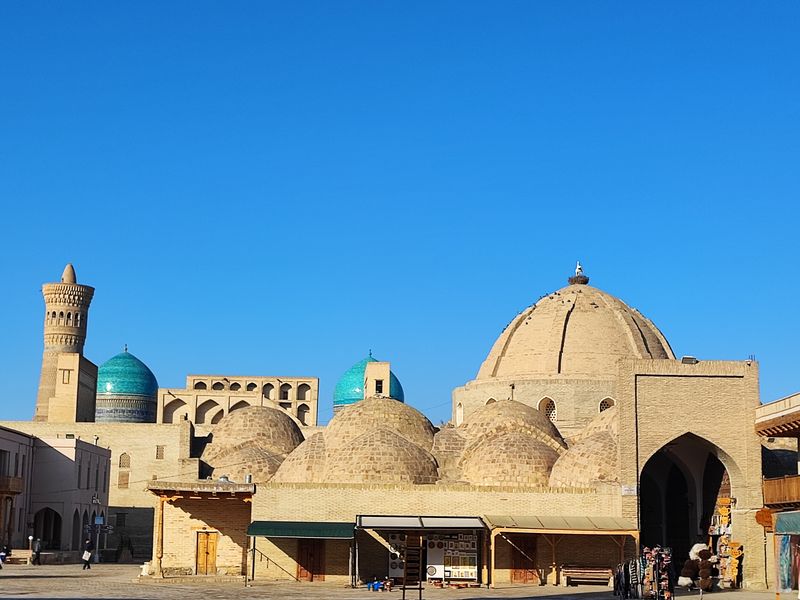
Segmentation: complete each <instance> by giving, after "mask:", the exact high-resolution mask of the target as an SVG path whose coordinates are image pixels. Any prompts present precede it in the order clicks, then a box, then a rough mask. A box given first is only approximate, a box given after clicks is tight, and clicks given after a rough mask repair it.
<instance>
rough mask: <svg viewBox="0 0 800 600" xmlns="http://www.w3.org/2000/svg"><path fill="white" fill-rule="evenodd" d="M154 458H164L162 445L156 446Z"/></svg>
mask: <svg viewBox="0 0 800 600" xmlns="http://www.w3.org/2000/svg"><path fill="white" fill-rule="evenodd" d="M156 460H164V446H156Z"/></svg>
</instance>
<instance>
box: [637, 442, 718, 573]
mask: <svg viewBox="0 0 800 600" xmlns="http://www.w3.org/2000/svg"><path fill="white" fill-rule="evenodd" d="M719 452H720V451H719V449H718V448H717V447H716V446H714V445H713V444H711V443H710V442H708V441H707V440H705V439H703V438H700V437H698V436H695V435H693V434H688V433H687V434H684V435H682V436H681V437H679V438H677V439H675V440H673V441H672V442H669V443H668V444H666V445H665V446H664V447H662V448H661V449H660V450H659V451H658V452H656V453H655V454H654V455H653V456H652V457H651V458H650V460H648V461H647V463H646V464H645V466H644V469H642V473H641V476H640V479H639V483H640V486H639V490H640V491H639V509H640V520H641V543H642V545H643V546H654V545H661V546H667V547H670V548H672V555H673V556H674V557H675V559H676V560H677V561H678V564H682V563H683V561H684V560H686V558H688V556H689V549H690V548H691V546H692V545H693V544H696V543H698V542H700V543H709V542H711V544H712V545H714V544H715V539H716V538H718V537H719V536H720V535H723V534H725V533H728V532H729V527H726V526H727V525H729V523H730V522H729V520H723V521H724V522H722V523H721V524H722V527H721V528H720V527H719V526H720V519H719V518H720V515H721V511H722V512H724V513H725V514H726V515H727V518H729V516H730V502H731V500H730V497H731V493H730V480H729V478H728V473H727V472H726V470H725V467H724V466H723V464H722V462H721V461H720V459H719V458H718V454H719Z"/></svg>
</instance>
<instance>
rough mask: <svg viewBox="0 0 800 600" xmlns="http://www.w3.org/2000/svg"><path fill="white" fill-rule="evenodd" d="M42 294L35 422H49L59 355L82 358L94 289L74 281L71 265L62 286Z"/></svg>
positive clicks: (50, 285) (55, 285)
mask: <svg viewBox="0 0 800 600" xmlns="http://www.w3.org/2000/svg"><path fill="white" fill-rule="evenodd" d="M42 295H43V296H44V307H45V315H44V353H43V355H42V375H41V377H40V378H39V394H38V396H37V398H36V413H35V414H34V415H33V420H34V421H47V416H48V405H49V402H50V398H51V397H52V396H53V395H54V393H55V389H56V376H57V374H58V355H59V354H62V353H77V354H80V355H83V343H84V342H85V341H86V326H87V325H88V322H89V304H90V303H91V302H92V296H93V295H94V288H93V287H90V286H88V285H79V284H78V282H77V280H76V279H75V269H74V268H73V267H72V265H71V264H68V265H67V266H66V267H64V273H63V274H62V275H61V283H45V284H44V285H43V286H42Z"/></svg>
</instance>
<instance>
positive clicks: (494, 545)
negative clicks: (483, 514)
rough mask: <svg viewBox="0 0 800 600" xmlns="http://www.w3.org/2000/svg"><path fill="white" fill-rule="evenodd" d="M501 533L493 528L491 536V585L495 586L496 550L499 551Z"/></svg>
mask: <svg viewBox="0 0 800 600" xmlns="http://www.w3.org/2000/svg"><path fill="white" fill-rule="evenodd" d="M498 533H499V531H498V530H492V533H491V535H490V536H489V549H490V553H491V559H490V561H491V562H490V563H489V587H492V588H493V587H494V566H495V559H496V551H497V540H496V539H495V538H496V537H497V534H498Z"/></svg>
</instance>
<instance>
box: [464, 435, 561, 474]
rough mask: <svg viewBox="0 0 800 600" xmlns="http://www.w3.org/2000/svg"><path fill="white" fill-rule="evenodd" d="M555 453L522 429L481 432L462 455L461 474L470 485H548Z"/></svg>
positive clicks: (556, 456) (556, 455) (555, 456)
mask: <svg viewBox="0 0 800 600" xmlns="http://www.w3.org/2000/svg"><path fill="white" fill-rule="evenodd" d="M557 459H558V453H557V452H556V451H555V450H554V449H553V448H551V447H550V446H548V445H547V444H545V443H543V442H541V441H540V440H538V439H537V438H535V437H533V436H531V435H529V434H528V433H526V432H523V431H504V432H497V433H495V434H492V435H487V436H482V437H480V438H478V439H477V440H476V441H475V442H473V443H472V444H471V445H470V446H469V447H468V448H467V449H466V450H465V451H464V455H463V457H462V459H461V469H462V474H461V478H462V479H463V480H464V481H467V482H469V483H471V484H473V485H503V486H520V487H531V486H534V487H536V486H547V485H548V481H549V478H550V469H551V468H552V467H553V464H554V463H555V462H556V460H557Z"/></svg>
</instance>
